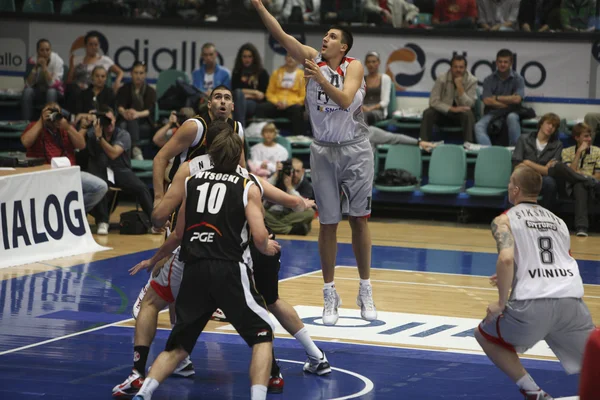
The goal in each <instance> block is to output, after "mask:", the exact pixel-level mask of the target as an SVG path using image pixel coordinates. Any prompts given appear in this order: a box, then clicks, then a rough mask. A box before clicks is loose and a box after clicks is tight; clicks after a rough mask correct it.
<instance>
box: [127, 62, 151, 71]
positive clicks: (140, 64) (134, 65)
mask: <svg viewBox="0 0 600 400" xmlns="http://www.w3.org/2000/svg"><path fill="white" fill-rule="evenodd" d="M140 66H141V67H144V72H148V66H147V65H146V63H145V62H143V61H136V62H134V63H133V65H132V66H131V71H133V70H134V69H136V68H137V67H140Z"/></svg>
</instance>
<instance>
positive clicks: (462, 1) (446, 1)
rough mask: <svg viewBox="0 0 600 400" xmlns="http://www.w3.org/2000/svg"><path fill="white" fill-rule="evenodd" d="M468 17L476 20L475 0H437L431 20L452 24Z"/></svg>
mask: <svg viewBox="0 0 600 400" xmlns="http://www.w3.org/2000/svg"><path fill="white" fill-rule="evenodd" d="M468 17H471V18H474V19H476V18H477V3H476V2H475V0H438V1H437V2H436V4H435V9H434V11H433V18H432V19H433V20H436V21H439V22H454V21H460V20H461V19H463V18H468Z"/></svg>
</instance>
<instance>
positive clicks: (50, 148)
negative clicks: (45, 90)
mask: <svg viewBox="0 0 600 400" xmlns="http://www.w3.org/2000/svg"><path fill="white" fill-rule="evenodd" d="M53 108H54V105H47V106H46V107H44V109H43V110H42V116H41V117H40V119H39V120H37V121H34V122H31V123H30V124H29V125H27V127H26V128H25V130H24V131H23V133H22V134H21V143H23V146H25V148H26V149H27V153H26V154H27V156H28V157H37V158H44V159H45V160H46V162H47V163H50V162H51V160H52V158H54V157H68V158H69V161H70V162H71V165H76V164H77V163H76V162H75V149H76V148H77V149H83V148H84V147H85V139H84V136H83V134H80V133H79V132H77V130H75V128H74V127H72V126H71V124H69V122H68V121H67V119H65V118H62V119H60V120H58V121H55V122H52V121H50V120H49V116H50V114H51V113H52V110H53Z"/></svg>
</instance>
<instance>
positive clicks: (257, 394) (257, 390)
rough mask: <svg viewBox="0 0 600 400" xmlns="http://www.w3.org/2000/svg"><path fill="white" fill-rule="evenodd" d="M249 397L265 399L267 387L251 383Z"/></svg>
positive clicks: (252, 399) (254, 399)
mask: <svg viewBox="0 0 600 400" xmlns="http://www.w3.org/2000/svg"><path fill="white" fill-rule="evenodd" d="M250 399H251V400H266V399H267V387H266V386H264V385H252V387H250Z"/></svg>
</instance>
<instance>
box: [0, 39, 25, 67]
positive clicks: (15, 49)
mask: <svg viewBox="0 0 600 400" xmlns="http://www.w3.org/2000/svg"><path fill="white" fill-rule="evenodd" d="M26 49H27V46H26V45H25V42H23V40H21V39H17V38H0V70H2V71H15V72H24V71H25V66H26V65H27V54H26Z"/></svg>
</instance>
